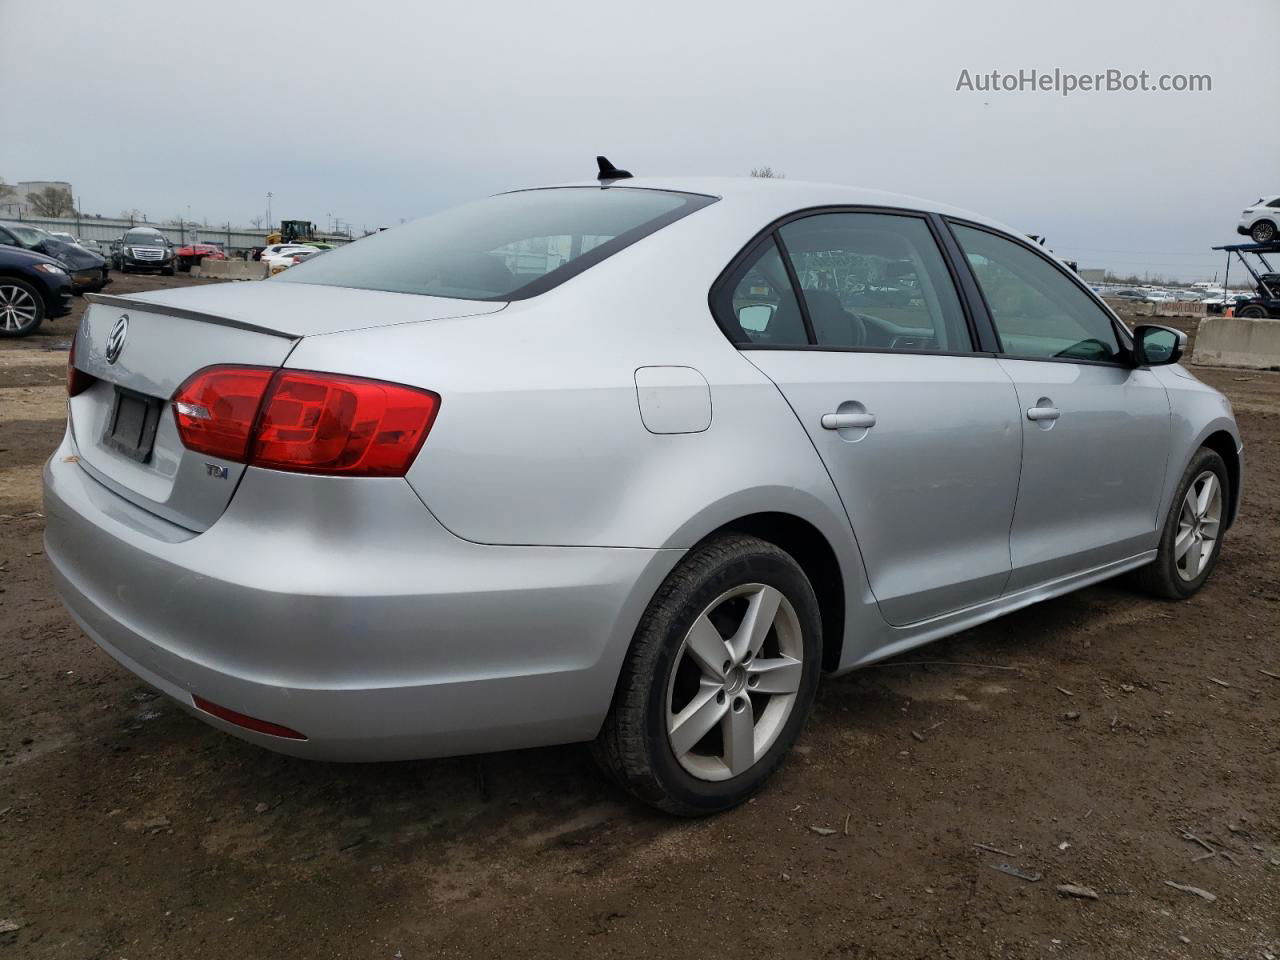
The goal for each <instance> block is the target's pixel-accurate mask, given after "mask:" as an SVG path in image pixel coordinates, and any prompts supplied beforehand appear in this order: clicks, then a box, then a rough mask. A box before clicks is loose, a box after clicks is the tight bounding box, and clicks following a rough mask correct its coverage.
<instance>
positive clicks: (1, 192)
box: [0, 177, 18, 200]
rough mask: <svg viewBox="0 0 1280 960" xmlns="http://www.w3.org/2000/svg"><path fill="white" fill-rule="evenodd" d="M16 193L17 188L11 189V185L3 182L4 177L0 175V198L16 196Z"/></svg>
mask: <svg viewBox="0 0 1280 960" xmlns="http://www.w3.org/2000/svg"><path fill="white" fill-rule="evenodd" d="M17 193H18V191H17V190H15V189H13V187H11V186H9V184H7V183H5V182H4V177H0V200H3V199H5V198H6V197H13V196H16V195H17Z"/></svg>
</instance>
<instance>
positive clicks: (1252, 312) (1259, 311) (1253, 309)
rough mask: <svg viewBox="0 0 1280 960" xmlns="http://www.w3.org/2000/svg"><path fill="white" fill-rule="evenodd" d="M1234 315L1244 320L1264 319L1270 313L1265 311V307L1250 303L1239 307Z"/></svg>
mask: <svg viewBox="0 0 1280 960" xmlns="http://www.w3.org/2000/svg"><path fill="white" fill-rule="evenodd" d="M1236 316H1237V317H1242V318H1244V319H1245V320H1265V319H1266V318H1267V317H1268V316H1270V314H1268V313H1267V308H1266V307H1263V306H1259V305H1258V304H1256V303H1251V304H1249V305H1248V306H1247V307H1241V308H1240V309H1239V310H1238V311H1237V312H1236Z"/></svg>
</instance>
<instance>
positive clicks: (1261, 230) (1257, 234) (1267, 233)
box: [1249, 220, 1276, 243]
mask: <svg viewBox="0 0 1280 960" xmlns="http://www.w3.org/2000/svg"><path fill="white" fill-rule="evenodd" d="M1249 237H1250V239H1251V240H1253V242H1254V243H1271V242H1272V241H1273V240H1275V238H1276V225H1275V224H1274V223H1272V222H1271V221H1270V220H1259V221H1258V222H1257V223H1255V224H1254V225H1253V226H1252V227H1250V228H1249Z"/></svg>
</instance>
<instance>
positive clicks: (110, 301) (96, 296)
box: [84, 293, 301, 340]
mask: <svg viewBox="0 0 1280 960" xmlns="http://www.w3.org/2000/svg"><path fill="white" fill-rule="evenodd" d="M84 298H85V299H86V300H88V301H89V302H90V303H100V304H102V305H103V306H104V307H121V308H123V309H125V310H141V311H142V312H143V313H162V314H165V315H166V316H170V317H181V318H182V319H183V320H198V321H199V322H201V323H212V324H215V325H216V326H219V327H232V328H234V329H236V330H247V331H249V332H250V333H261V334H264V335H266V336H268V337H280V338H281V339H282V340H298V339H300V338H301V334H297V333H285V332H284V331H283V330H272V329H271V328H270V327H260V326H258V325H257V324H256V323H246V322H245V321H243V320H233V319H231V318H230V317H223V316H219V315H218V314H216V313H204V312H202V311H200V310H188V309H186V308H185V307H170V306H166V305H165V304H163V303H152V302H151V301H149V300H136V299H134V298H132V297H117V296H114V295H112V294H106V293H86V294H85V295H84Z"/></svg>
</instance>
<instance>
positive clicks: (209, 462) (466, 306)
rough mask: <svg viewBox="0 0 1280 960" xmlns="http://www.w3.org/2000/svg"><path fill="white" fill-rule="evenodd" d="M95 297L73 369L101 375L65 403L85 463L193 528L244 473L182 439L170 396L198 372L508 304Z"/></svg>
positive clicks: (295, 292)
mask: <svg viewBox="0 0 1280 960" xmlns="http://www.w3.org/2000/svg"><path fill="white" fill-rule="evenodd" d="M246 287H248V289H246ZM270 288H276V289H270ZM241 290H243V291H244V292H237V291H241ZM88 299H89V300H90V306H89V308H88V310H87V311H86V312H85V315H84V318H83V320H82V321H81V323H80V328H79V331H78V333H77V335H76V345H75V364H76V367H77V368H78V369H80V370H82V371H84V372H85V373H87V374H89V375H90V376H91V377H93V378H94V382H93V383H92V385H91V386H90V387H89V388H88V389H87V390H85V391H84V392H82V393H80V394H79V395H77V396H75V397H72V398H71V400H70V403H69V420H70V425H71V431H72V435H73V436H74V438H75V441H76V446H77V447H78V451H77V453H78V455H79V458H80V463H81V466H82V467H83V468H84V469H85V470H86V471H87V472H89V473H90V474H91V475H92V476H93V477H94V478H95V479H97V480H99V481H100V482H101V483H103V484H104V485H105V486H107V487H108V488H109V489H111V490H113V491H115V492H116V493H117V494H119V495H120V496H123V497H125V498H126V499H128V500H130V501H131V502H133V503H135V504H136V505H138V506H140V507H142V508H143V509H146V510H149V511H150V512H152V513H155V514H156V515H158V516H161V517H163V518H164V519H166V520H169V521H170V522H172V523H176V524H178V525H180V526H182V527H185V528H187V529H189V530H193V531H197V532H199V531H203V530H205V529H207V528H208V527H209V526H210V525H212V524H213V522H214V521H215V520H217V519H218V517H219V516H221V515H222V512H223V511H224V510H225V509H226V507H227V504H228V503H230V501H231V497H232V495H233V494H234V493H235V489H236V485H237V484H238V482H239V480H240V477H241V476H242V475H243V473H244V469H245V467H244V465H243V464H239V463H233V462H230V461H226V460H221V459H218V458H216V457H210V456H207V455H205V454H201V453H196V452H194V451H191V450H188V449H186V447H184V446H183V444H182V441H181V438H180V437H179V434H178V429H177V424H176V423H175V421H174V417H173V413H172V410H171V409H170V402H169V401H170V399H171V398H172V397H173V395H174V393H175V391H176V390H177V389H178V388H179V387H180V386H181V385H182V384H183V382H184V381H186V380H187V378H189V377H190V376H191V375H192V374H194V373H195V372H196V371H197V370H201V369H203V368H205V367H209V366H213V365H215V364H236V365H245V366H261V367H271V368H275V367H280V366H282V365H283V364H284V362H285V360H286V359H287V358H288V356H289V354H290V352H291V351H292V350H293V348H294V347H295V346H296V345H297V343H298V341H299V340H300V339H302V338H303V337H305V336H321V335H324V334H327V333H336V332H339V331H343V330H350V329H359V328H367V327H374V326H383V325H387V324H395V323H412V322H420V321H424V320H436V319H443V318H445V317H457V316H461V315H469V314H476V313H492V312H495V311H497V310H501V309H502V308H503V306H505V304H504V303H477V302H472V301H459V300H445V299H442V298H435V297H421V296H413V295H407V294H380V293H375V292H371V291H356V290H347V289H339V288H332V287H303V286H302V285H300V284H299V285H289V286H285V285H283V284H279V285H277V284H271V283H270V282H261V283H253V284H252V285H251V286H249V285H241V284H220V285H218V286H209V287H203V288H185V289H179V290H169V291H157V292H154V293H151V294H142V295H139V296H131V297H115V296H101V295H93V294H90V295H88Z"/></svg>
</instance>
